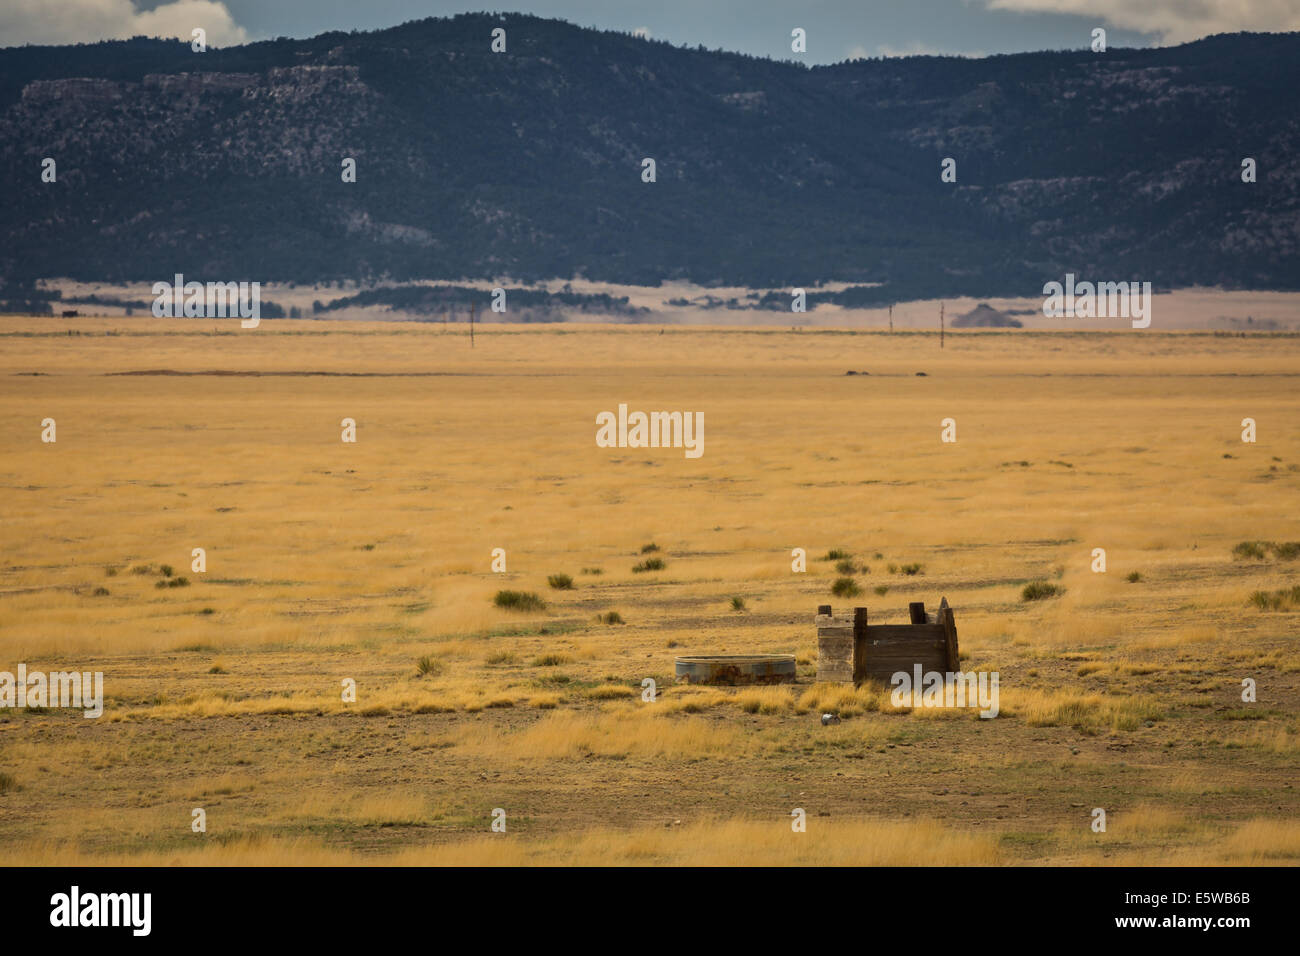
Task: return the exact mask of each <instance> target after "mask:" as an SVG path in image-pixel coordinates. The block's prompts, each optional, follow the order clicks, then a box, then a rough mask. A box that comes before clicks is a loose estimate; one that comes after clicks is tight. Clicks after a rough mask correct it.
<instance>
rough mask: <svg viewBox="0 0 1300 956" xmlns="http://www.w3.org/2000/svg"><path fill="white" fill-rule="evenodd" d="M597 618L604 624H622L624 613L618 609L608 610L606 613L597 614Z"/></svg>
mask: <svg viewBox="0 0 1300 956" xmlns="http://www.w3.org/2000/svg"><path fill="white" fill-rule="evenodd" d="M596 620H598V621H600V622H601V623H603V624H622V623H623V615H622V614H619V613H618V611H606V612H605V613H604V614H597V615H596Z"/></svg>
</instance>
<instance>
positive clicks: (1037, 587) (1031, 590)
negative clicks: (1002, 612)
mask: <svg viewBox="0 0 1300 956" xmlns="http://www.w3.org/2000/svg"><path fill="white" fill-rule="evenodd" d="M1064 590H1065V589H1064V588H1059V587H1057V586H1056V585H1055V584H1049V583H1047V582H1046V581H1030V582H1029V583H1028V584H1026V585H1025V586H1024V589H1023V590H1022V591H1021V592H1020V600H1022V601H1041V600H1043V599H1045V598H1050V597H1056V596H1057V595H1058V594H1061V593H1063V592H1064Z"/></svg>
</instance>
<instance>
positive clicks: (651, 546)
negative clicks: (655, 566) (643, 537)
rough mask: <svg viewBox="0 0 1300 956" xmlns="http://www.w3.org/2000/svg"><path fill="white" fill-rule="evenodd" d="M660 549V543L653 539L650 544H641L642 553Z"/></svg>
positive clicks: (650, 552)
mask: <svg viewBox="0 0 1300 956" xmlns="http://www.w3.org/2000/svg"><path fill="white" fill-rule="evenodd" d="M658 550H659V545H657V544H655V543H654V542H653V541H651V542H650V543H649V544H643V545H641V553H642V554H652V553H654V552H655V551H658Z"/></svg>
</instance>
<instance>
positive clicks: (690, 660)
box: [674, 654, 794, 664]
mask: <svg viewBox="0 0 1300 956" xmlns="http://www.w3.org/2000/svg"><path fill="white" fill-rule="evenodd" d="M792 660H794V655H793V654H695V655H691V656H690V657H678V658H674V662H675V663H678V664H710V663H715V662H719V663H725V664H736V663H743V662H750V663H757V662H759V661H772V662H778V661H781V662H784V661H792Z"/></svg>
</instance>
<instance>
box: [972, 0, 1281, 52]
mask: <svg viewBox="0 0 1300 956" xmlns="http://www.w3.org/2000/svg"><path fill="white" fill-rule="evenodd" d="M985 2H986V5H987V6H988V8H989V9H990V10H1006V11H1008V12H1012V13H1062V14H1069V15H1071V16H1078V17H1092V18H1094V19H1096V20H1097V21H1098V23H1099V24H1101V25H1104V26H1111V27H1119V28H1121V29H1125V30H1135V31H1137V32H1139V33H1147V34H1154V35H1155V36H1157V37H1159V39H1160V42H1161V43H1168V44H1172V43H1187V42H1189V41H1191V40H1199V39H1201V38H1202V37H1206V36H1210V35H1211V34H1214V33H1238V32H1240V31H1243V30H1249V31H1258V32H1265V33H1269V32H1279V31H1281V32H1289V31H1292V30H1300V0H1141V2H1134V0H985ZM1080 45H1081V46H1086V45H1087V44H1086V42H1085V40H1080Z"/></svg>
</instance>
